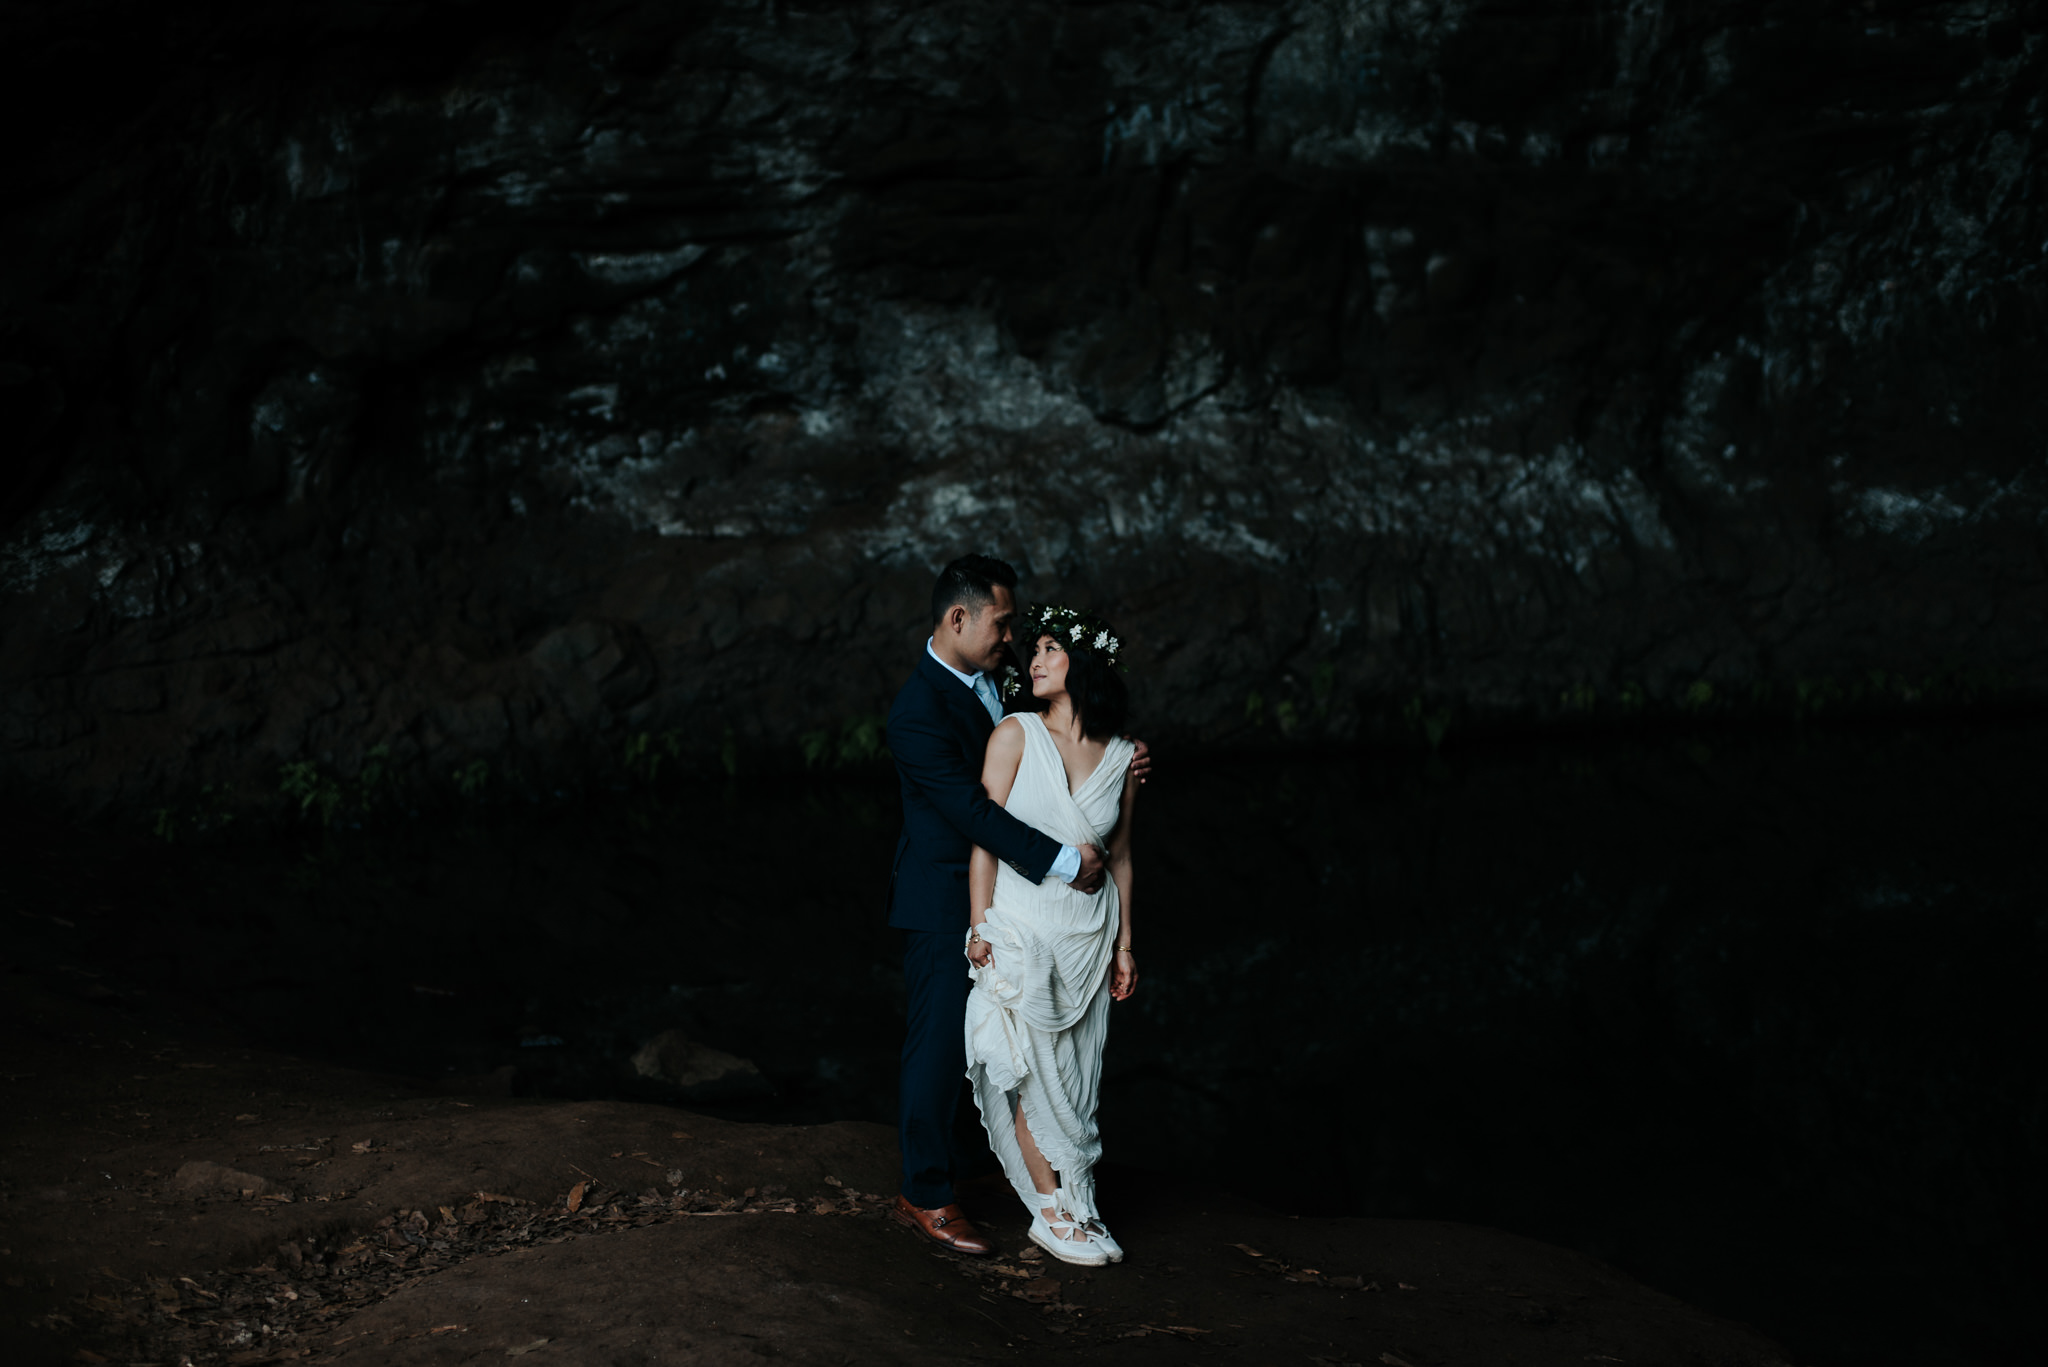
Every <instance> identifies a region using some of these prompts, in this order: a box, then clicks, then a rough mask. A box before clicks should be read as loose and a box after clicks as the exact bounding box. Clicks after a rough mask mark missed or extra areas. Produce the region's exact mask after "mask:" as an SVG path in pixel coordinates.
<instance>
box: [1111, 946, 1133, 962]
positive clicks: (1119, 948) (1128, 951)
mask: <svg viewBox="0 0 2048 1367" xmlns="http://www.w3.org/2000/svg"><path fill="white" fill-rule="evenodd" d="M1116 952H1117V953H1119V954H1130V955H1131V957H1132V958H1133V959H1135V958H1137V957H1138V956H1137V955H1136V954H1133V953H1131V947H1130V946H1129V945H1118V946H1117V947H1116Z"/></svg>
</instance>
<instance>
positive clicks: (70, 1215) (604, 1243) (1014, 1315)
mask: <svg viewBox="0 0 2048 1367" xmlns="http://www.w3.org/2000/svg"><path fill="white" fill-rule="evenodd" d="M81 981H83V980H81ZM4 983H5V987H4V993H5V997H4V1000H5V1006H4V1010H5V1023H6V1028H5V1030H4V1032H0V1037H4V1041H5V1042H4V1044H0V1056H4V1062H0V1086H4V1087H5V1089H6V1090H5V1097H6V1102H5V1105H4V1107H0V1116H4V1119H0V1155H4V1157H0V1282H4V1290H0V1297H4V1299H0V1355H4V1357H5V1359H6V1360H7V1361H8V1362H10V1363H16V1364H31V1363H57V1362H66V1363H93V1362H120V1363H153V1364H164V1365H165V1367H171V1365H172V1364H179V1365H180V1367H182V1364H186V1363H190V1364H193V1365H194V1367H198V1365H199V1364H208V1363H228V1364H255V1363H265V1362H295V1361H301V1360H311V1361H319V1362H336V1363H341V1362H347V1363H352V1364H386V1363H408V1364H409V1363H421V1364H425V1363H452V1362H467V1361H474V1360H488V1361H493V1362H495V1361H498V1360H500V1359H502V1358H506V1357H524V1358H531V1359H533V1360H534V1361H536V1362H546V1361H561V1362H579V1363H643V1362H644V1363H653V1362H661V1361H677V1360H687V1361H691V1362H704V1363H723V1362H741V1361H754V1360H756V1359H758V1358H781V1359H786V1360H790V1361H796V1362H806V1363H810V1362H816V1363H834V1364H837V1363H847V1362H870V1361H880V1360H884V1359H887V1358H894V1357H909V1358H914V1359H917V1360H930V1361H1000V1360H1006V1359H1013V1358H1016V1357H1019V1356H1021V1355H1024V1354H1029V1353H1033V1352H1040V1353H1042V1352H1057V1353H1062V1354H1068V1355H1073V1356H1078V1357H1081V1358H1083V1359H1088V1358H1109V1357H1112V1356H1113V1357H1115V1358H1116V1359H1118V1360H1120V1361H1127V1360H1132V1359H1134V1358H1135V1359H1137V1360H1140V1361H1145V1360H1160V1361H1173V1360H1184V1359H1191V1358H1196V1359H1208V1360H1225V1361H1248V1362H1270V1363H1316V1364H1336V1363H1383V1364H1389V1365H1390V1367H1404V1365H1410V1367H1438V1365H1439V1364H1450V1363H1462V1362H1487V1363H1531V1364H1534V1363H1560V1364H1562V1363H1573V1364H1580V1363H1629V1364H1640V1363H1700V1364H1708V1363H1713V1364H1756V1365H1757V1367H1762V1365H1763V1364H1771V1363H1777V1362H1779V1361H1780V1360H1781V1350H1779V1349H1778V1348H1776V1346H1775V1345H1773V1344H1772V1343H1771V1342H1769V1341H1768V1340H1766V1339H1764V1338H1763V1337H1762V1336H1760V1335H1758V1334H1756V1333H1754V1332H1751V1331H1749V1330H1747V1329H1745V1328H1743V1327H1741V1326H1739V1325H1735V1324H1731V1323H1728V1322H1726V1321H1721V1320H1717V1319H1715V1318H1713V1317H1711V1316H1709V1315H1706V1314H1704V1313H1702V1312H1700V1311H1697V1310H1694V1309H1692V1308H1690V1307H1688V1306H1686V1305H1684V1304H1682V1303H1680V1302H1678V1301H1675V1300H1673V1299H1671V1298H1669V1297H1667V1296H1663V1295H1660V1294H1659V1293H1657V1292H1655V1291H1652V1290H1650V1289H1648V1288H1646V1287H1644V1286H1641V1285H1639V1284H1637V1283H1635V1282H1632V1281H1631V1280H1629V1279H1628V1278H1627V1277H1625V1276H1622V1275H1621V1274H1620V1273H1618V1272H1616V1271H1614V1270H1613V1269H1611V1268H1608V1267H1606V1266H1603V1265H1601V1264H1599V1263H1596V1262H1594V1261H1591V1260H1589V1259H1587V1258H1584V1257H1582V1256H1580V1255H1577V1254H1574V1253H1570V1252H1567V1251H1565V1250H1562V1249H1558V1248H1553V1247H1549V1246H1546V1245H1543V1244H1539V1243H1535V1242H1532V1241H1530V1240H1527V1239H1522V1238H1517V1237H1514V1236H1510V1235H1506V1234H1502V1233H1498V1232H1496V1231H1492V1230H1487V1229H1481V1228H1475V1227H1471V1226H1465V1225H1455V1224H1446V1223H1436V1222H1428V1221H1389V1220H1354V1219H1314V1218H1294V1217H1287V1216H1281V1215H1277V1214H1274V1213H1273V1212H1271V1211H1268V1210H1265V1209H1262V1208H1260V1207H1259V1206H1256V1205H1254V1204H1251V1203H1249V1202H1246V1201H1243V1200H1240V1199H1237V1198H1233V1197H1228V1196H1223V1195H1220V1194H1218V1193H1216V1192H1214V1191H1209V1190H1205V1189H1203V1188H1202V1187H1200V1186H1197V1185H1192V1184H1189V1183H1186V1182H1182V1181H1173V1180H1167V1179H1164V1178H1158V1177H1148V1176H1144V1175H1140V1174H1131V1173H1123V1174H1119V1175H1118V1176H1117V1177H1116V1178H1115V1179H1114V1180H1113V1181H1112V1183H1111V1184H1110V1190H1109V1192H1108V1199H1109V1206H1110V1210H1111V1213H1112V1215H1113V1216H1114V1218H1115V1221H1116V1228H1117V1231H1118V1234H1119V1236H1120V1237H1121V1238H1122V1240H1123V1241H1124V1243H1125V1244H1126V1246H1127V1247H1128V1248H1129V1249H1130V1250H1131V1253H1130V1256H1129V1258H1128V1259H1127V1260H1126V1261H1125V1262H1124V1263H1123V1264H1122V1265H1121V1266H1116V1267H1111V1268H1106V1269H1100V1270H1084V1269H1078V1268H1068V1267H1064V1266H1057V1265H1054V1264H1052V1263H1051V1262H1050V1261H1049V1260H1047V1259H1045V1258H1044V1257H1042V1256H1035V1254H1036V1250H1034V1249H1032V1248H1031V1246H1030V1245H1029V1244H1028V1243H1027V1242H1026V1241H1025V1239H1024V1237H1023V1232H1024V1227H1023V1222H1022V1220H1021V1219H1020V1213H1019V1212H1018V1211H1017V1210H1016V1209H1015V1208H1014V1206H1013V1204H1012V1203H1011V1201H1010V1199H1009V1197H1008V1195H1007V1193H1006V1192H1005V1191H1003V1190H1002V1189H1001V1188H1000V1186H996V1185H989V1184H983V1185H982V1186H981V1187H980V1188H979V1189H977V1190H975V1191H974V1192H973V1193H972V1195H971V1196H970V1198H969V1199H970V1209H971V1210H972V1211H973V1213H975V1214H976V1215H977V1216H978V1217H979V1218H981V1219H982V1220H983V1221H984V1222H985V1223H986V1224H987V1226H988V1227H990V1228H991V1229H992V1230H993V1232H994V1233H995V1235H996V1237H997V1239H998V1241H999V1254H998V1256H997V1257H995V1258H993V1259H989V1260H985V1261H975V1260H967V1259H962V1258H958V1257H954V1256H951V1255H948V1254H944V1253H941V1252H938V1251H936V1250H934V1249H932V1248H931V1247H929V1246H928V1245H926V1244H923V1243H921V1242H920V1241H918V1240H917V1239H915V1238H914V1237H912V1236H911V1235H910V1234H908V1233H907V1232H906V1231H904V1230H903V1229H901V1228H900V1227H898V1226H896V1225H895V1224H893V1223H892V1222H890V1221H889V1220H888V1219H887V1218H886V1217H885V1216H884V1214H883V1210H884V1208H885V1204H886V1193H889V1192H891V1191H892V1190H893V1186H894V1182H893V1177H892V1174H893V1172H894V1169H895V1153H894V1145H893V1141H892V1136H891V1135H890V1133H889V1132H888V1131H887V1130H886V1129H884V1128H883V1127H880V1126H875V1125H864V1124H832V1125H819V1126H808V1127H795V1126H787V1127H781V1126H766V1125H740V1124H732V1123H727V1122H723V1121H719V1120H715V1119H712V1118H709V1117H703V1116H698V1115H693V1114H690V1113H687V1112H682V1111H677V1110H673V1109H669V1108H665V1107H659V1106H647V1105H628V1104H617V1103H595V1102H592V1103H565V1102H530V1101H521V1100H516V1099H513V1098H509V1097H504V1096H492V1095H489V1094H487V1092H485V1091H474V1092H469V1093H466V1094H465V1093H462V1092H461V1091H460V1090H459V1086H460V1084H458V1086H457V1087H456V1088H449V1089H445V1090H444V1091H443V1092H441V1093H439V1094H436V1093H430V1092H427V1091H423V1090H422V1089H421V1088H420V1087H419V1086H417V1085H415V1084H412V1083H409V1082H407V1081H404V1080H399V1079H393V1078H388V1077H380V1076H375V1075H371V1074H366V1073H360V1072H352V1071H348V1070H344V1069H339V1068H334V1067H329V1066H326V1065H321V1064H315V1063H310V1062H307V1061H305V1060H302V1059H294V1058H290V1057H284V1056H280V1055H277V1054H273V1053H267V1052H264V1051H263V1050H261V1049H258V1048H255V1047H251V1046H250V1045H248V1044H247V1043H245V1042H241V1041H237V1040H234V1039H232V1038H229V1037H227V1036H225V1035H223V1034H221V1033H220V1032H218V1031H217V1030H211V1029H208V1028H207V1027H206V1026H205V1025H204V1024H203V1023H199V1022H195V1021H194V1020H193V1019H192V1018H189V1017H186V1018H181V1017H179V1016H178V1015H177V1014H176V1013H175V1012H173V1011H171V1010H169V1009H168V1008H166V1007H164V1006H163V1005H162V1004H160V1003H159V1004H150V1003H147V1002H143V1001H140V1000H138V999H136V998H132V997H131V998H126V999H118V998H108V997H106V996H105V995H104V991H105V990H104V989H94V988H91V987H90V986H88V987H86V988H84V989H80V988H78V987H76V986H75V985H74V984H71V983H69V982H66V981H53V980H49V979H47V978H45V977H43V976H39V975H36V974H32V973H29V972H25V971H11V972H8V973H7V974H6V975H5V978H4ZM96 994H98V995H97V996H96ZM476 1085H478V1086H484V1085H486V1084H485V1083H484V1082H482V1081H479V1082H477V1084H476Z"/></svg>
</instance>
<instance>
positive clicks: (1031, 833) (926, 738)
mask: <svg viewBox="0 0 2048 1367" xmlns="http://www.w3.org/2000/svg"><path fill="white" fill-rule="evenodd" d="M889 751H890V753H891V754H893V755H895V757H896V767H897V768H898V769H900V770H902V772H903V776H904V777H905V778H908V779H909V780H910V781H911V782H912V783H914V784H916V785H917V787H918V790H919V791H920V792H922V793H923V794H924V795H925V797H927V798H928V799H930V801H931V804H932V806H934V807H936V808H937V809H938V812H939V815H940V816H941V817H943V818H944V819H945V821H946V824H947V825H949V826H951V827H952V828H953V829H954V830H956V831H958V832H959V833H960V834H961V835H962V836H963V837H965V838H966V839H967V840H968V841H970V842H972V843H973V844H976V845H979V846H981V847H982V848H983V849H985V850H988V851H990V852H992V853H993V854H994V855H995V856H996V857H997V858H999V859H1001V860H1003V861H1004V862H1006V863H1008V864H1010V865H1012V866H1013V867H1015V868H1016V870H1017V871H1018V872H1019V873H1021V874H1023V875H1024V876H1025V877H1026V878H1028V879H1030V880H1031V881H1032V882H1034V883H1036V882H1038V881H1039V880H1040V879H1042V878H1044V877H1045V875H1046V871H1047V870H1049V869H1051V868H1052V864H1053V860H1055V859H1057V858H1058V857H1059V853H1060V843H1059V841H1057V840H1054V839H1053V838H1052V837H1051V836H1049V835H1047V834H1045V832H1043V831H1039V830H1034V829H1033V828H1031V827H1030V826H1027V825H1025V824H1024V823H1023V822H1021V821H1019V820H1018V819H1017V818H1016V817H1014V816H1011V815H1010V814H1009V813H1008V812H1006V811H1004V810H1003V809H1002V808H1001V807H999V806H997V805H996V803H995V801H994V800H993V799H991V798H990V797H989V795H988V792H987V790H986V789H984V788H983V787H982V786H981V779H980V776H979V775H978V774H976V773H975V772H974V771H973V770H972V769H970V768H968V766H967V763H966V757H965V756H963V755H962V754H961V753H960V746H959V742H958V741H957V740H956V739H955V738H954V737H953V736H951V735H949V734H948V733H947V731H946V729H945V728H944V727H942V726H935V725H933V724H932V723H931V722H929V721H926V720H924V719H922V718H919V717H914V716H910V715H907V714H906V713H904V712H903V710H902V709H895V710H892V711H891V712H890V714H889Z"/></svg>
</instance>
